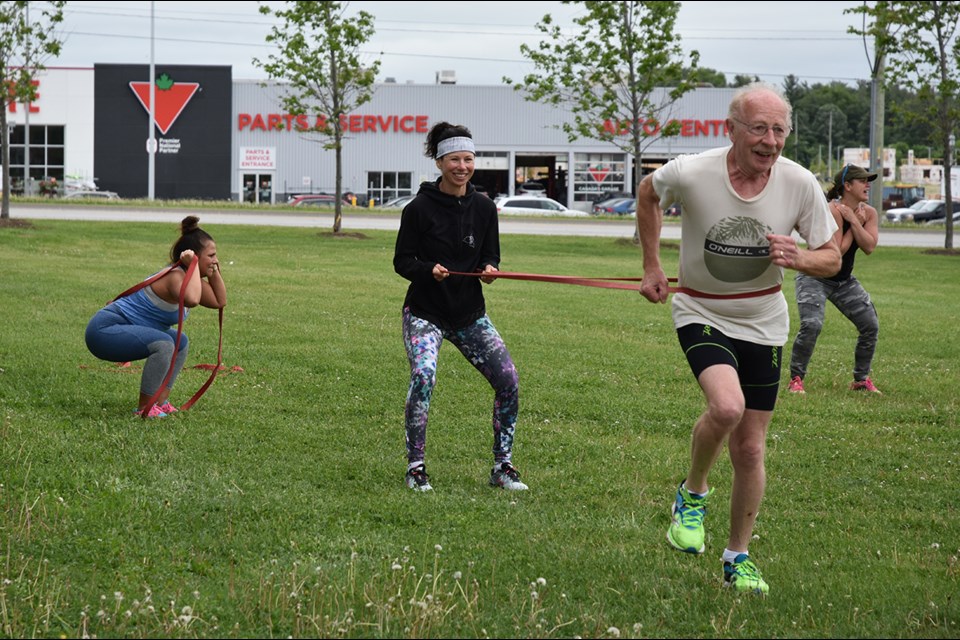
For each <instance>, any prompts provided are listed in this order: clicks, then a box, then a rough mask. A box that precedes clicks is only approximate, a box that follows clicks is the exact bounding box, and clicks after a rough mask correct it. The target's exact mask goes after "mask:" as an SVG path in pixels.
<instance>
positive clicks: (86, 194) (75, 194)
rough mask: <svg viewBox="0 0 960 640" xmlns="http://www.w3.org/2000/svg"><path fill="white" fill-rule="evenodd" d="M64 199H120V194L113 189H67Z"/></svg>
mask: <svg viewBox="0 0 960 640" xmlns="http://www.w3.org/2000/svg"><path fill="white" fill-rule="evenodd" d="M63 199H64V200H79V199H85V200H119V199H120V196H118V195H117V194H116V193H115V192H113V191H82V190H77V191H67V192H66V193H65V194H63Z"/></svg>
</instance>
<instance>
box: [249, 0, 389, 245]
mask: <svg viewBox="0 0 960 640" xmlns="http://www.w3.org/2000/svg"><path fill="white" fill-rule="evenodd" d="M285 4H286V8H278V9H274V8H272V7H271V6H269V5H267V4H263V5H261V7H260V13H262V14H263V15H265V16H271V17H275V18H278V19H279V20H281V21H282V24H281V25H280V26H274V27H272V28H271V30H270V34H269V35H268V36H267V43H269V44H273V45H276V46H277V47H279V49H280V51H279V53H276V54H271V55H270V56H269V57H268V58H267V59H266V60H260V59H257V58H254V60H253V63H254V65H256V66H258V67H260V68H262V69H263V70H264V71H266V72H267V74H268V75H269V76H270V77H271V78H273V79H274V80H279V81H281V82H282V83H283V84H282V86H281V89H282V90H283V92H284V95H283V107H284V109H286V110H287V112H288V113H293V114H297V115H303V114H309V115H317V116H319V120H320V122H319V124H317V125H316V126H314V127H313V128H312V129H310V131H312V132H315V133H317V134H318V135H319V136H320V137H321V139H324V140H325V142H324V148H325V149H332V150H333V151H334V153H335V154H336V176H335V178H334V179H335V184H336V191H335V195H336V215H335V216H334V223H333V230H334V231H339V230H340V224H341V213H342V205H341V201H342V197H341V196H342V194H343V162H342V157H341V154H342V151H343V138H344V135H343V124H342V122H341V117H342V116H344V115H346V114H348V113H350V112H352V111H354V110H356V109H357V108H359V107H361V106H363V105H365V104H366V103H368V102H369V101H370V99H371V98H372V97H373V90H374V81H375V80H376V77H377V71H379V69H380V60H379V59H376V60H371V61H368V62H364V61H363V60H361V53H360V47H361V46H363V45H364V44H365V43H366V42H368V41H369V40H370V38H371V37H372V36H373V33H374V27H373V20H374V17H373V16H372V15H371V14H369V13H367V12H366V11H360V12H358V13H357V14H356V15H355V16H349V15H347V8H348V6H349V4H350V3H348V2H332V1H330V2H296V1H290V2H287V3H285Z"/></svg>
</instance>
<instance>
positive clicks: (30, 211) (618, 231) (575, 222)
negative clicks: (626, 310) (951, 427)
mask: <svg viewBox="0 0 960 640" xmlns="http://www.w3.org/2000/svg"><path fill="white" fill-rule="evenodd" d="M188 213H191V212H190V210H188V209H178V210H176V211H170V210H159V209H141V208H123V207H88V206H85V205H34V204H11V206H10V217H12V218H21V219H29V220H99V221H107V222H125V221H138V222H169V223H171V224H178V223H179V222H180V220H182V219H183V217H184V216H185V215H187V214H188ZM195 213H196V215H198V216H199V217H200V219H201V223H202V224H203V225H204V226H208V225H209V226H211V227H212V226H215V225H218V224H251V225H265V226H278V227H313V228H332V227H333V214H332V213H316V212H311V213H307V214H289V213H282V212H275V211H265V210H258V211H250V212H245V211H237V210H215V209H201V210H199V211H196V212H195ZM399 227H400V216H399V215H395V214H382V215H376V214H370V213H358V212H354V211H346V212H344V214H343V218H342V224H341V230H342V231H364V230H381V231H396V230H397V229H399ZM633 230H634V223H633V220H632V219H629V220H623V221H619V220H597V219H563V218H550V219H544V220H531V219H529V218H525V219H522V220H520V219H511V218H507V217H505V216H501V218H500V232H501V233H504V234H526V235H546V236H551V235H554V236H593V237H606V238H626V237H630V236H632V235H633ZM660 237H661V238H663V239H665V240H677V239H679V238H680V225H679V224H674V223H668V224H665V225H663V231H662V233H661V234H660ZM879 244H880V246H887V247H930V248H935V247H943V246H944V232H943V230H939V229H938V230H932V231H926V230H922V229H911V230H903V231H898V230H894V229H889V228H885V229H881V230H880V242H879Z"/></svg>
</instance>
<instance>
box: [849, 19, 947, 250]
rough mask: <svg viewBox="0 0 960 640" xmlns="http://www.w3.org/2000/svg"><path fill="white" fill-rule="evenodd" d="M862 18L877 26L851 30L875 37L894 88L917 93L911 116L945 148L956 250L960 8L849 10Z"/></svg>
mask: <svg viewBox="0 0 960 640" xmlns="http://www.w3.org/2000/svg"><path fill="white" fill-rule="evenodd" d="M845 13H855V14H862V15H864V16H865V17H868V18H871V19H872V20H873V22H872V23H871V24H869V25H867V26H865V27H863V28H862V29H857V28H855V27H850V28H849V29H848V31H850V32H851V33H856V34H858V35H868V36H872V37H873V38H874V39H875V40H876V43H877V51H878V55H884V56H886V68H885V76H886V81H887V83H888V84H891V85H900V86H903V87H906V88H907V89H909V90H911V91H913V92H914V93H916V94H917V97H918V98H919V99H920V101H919V103H918V106H919V107H920V108H919V109H918V110H917V111H915V112H913V113H912V114H910V115H909V116H908V117H909V118H910V119H913V120H917V121H920V122H923V123H925V124H927V125H928V126H929V127H930V131H931V139H930V141H931V142H939V143H940V144H942V145H943V149H944V154H943V172H944V178H943V196H944V197H945V198H946V207H945V208H946V224H947V231H946V236H945V238H944V247H945V248H946V249H952V248H953V193H952V191H953V190H952V188H951V185H950V171H951V168H952V166H953V155H954V149H953V147H954V143H955V139H954V132H955V131H956V129H957V124H958V122H960V40H958V38H957V26H958V24H960V3H957V2H943V1H927V2H919V1H917V2H913V1H910V2H904V1H896V2H877V3H876V4H874V5H873V6H870V5H868V4H867V3H864V4H863V6H860V7H855V8H853V9H847V10H845Z"/></svg>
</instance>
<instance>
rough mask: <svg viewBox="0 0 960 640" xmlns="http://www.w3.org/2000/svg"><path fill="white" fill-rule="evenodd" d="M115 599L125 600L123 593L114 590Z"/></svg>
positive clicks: (118, 600)
mask: <svg viewBox="0 0 960 640" xmlns="http://www.w3.org/2000/svg"><path fill="white" fill-rule="evenodd" d="M113 599H114V600H116V601H117V602H120V601H122V600H123V593H122V592H120V591H114V592H113Z"/></svg>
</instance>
